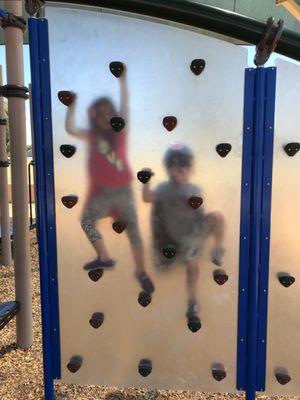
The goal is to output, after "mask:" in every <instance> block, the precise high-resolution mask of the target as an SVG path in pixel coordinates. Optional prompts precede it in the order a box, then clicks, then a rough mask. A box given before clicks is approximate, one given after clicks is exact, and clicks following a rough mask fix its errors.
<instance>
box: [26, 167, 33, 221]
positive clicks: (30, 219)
mask: <svg viewBox="0 0 300 400" xmlns="http://www.w3.org/2000/svg"><path fill="white" fill-rule="evenodd" d="M27 169H28V172H27V174H28V194H29V224H30V225H29V226H30V227H31V226H32V225H33V216H32V196H31V162H30V163H28V167H27Z"/></svg>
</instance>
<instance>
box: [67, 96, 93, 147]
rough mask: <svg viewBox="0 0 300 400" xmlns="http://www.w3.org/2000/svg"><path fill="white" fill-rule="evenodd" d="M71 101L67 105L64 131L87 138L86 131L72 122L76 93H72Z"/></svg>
mask: <svg viewBox="0 0 300 400" xmlns="http://www.w3.org/2000/svg"><path fill="white" fill-rule="evenodd" d="M73 96H74V98H73V102H72V103H71V104H70V105H69V106H68V109H67V115H66V122H65V129H66V131H67V132H68V133H69V134H70V135H72V136H75V137H77V138H78V139H83V140H88V132H87V131H86V130H84V129H79V128H76V127H75V124H74V115H75V106H76V95H75V93H73Z"/></svg>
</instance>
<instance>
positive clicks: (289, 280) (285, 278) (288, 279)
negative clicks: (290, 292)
mask: <svg viewBox="0 0 300 400" xmlns="http://www.w3.org/2000/svg"><path fill="white" fill-rule="evenodd" d="M278 280H279V282H280V283H281V284H282V286H284V287H286V288H288V287H290V286H291V285H292V284H293V283H294V282H295V281H296V279H295V278H294V277H293V276H290V275H288V274H284V273H279V274H278Z"/></svg>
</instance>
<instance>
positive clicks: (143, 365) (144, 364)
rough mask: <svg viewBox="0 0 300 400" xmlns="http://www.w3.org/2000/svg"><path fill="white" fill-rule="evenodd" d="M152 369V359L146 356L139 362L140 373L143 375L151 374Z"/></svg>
mask: <svg viewBox="0 0 300 400" xmlns="http://www.w3.org/2000/svg"><path fill="white" fill-rule="evenodd" d="M151 371H152V362H151V360H149V359H147V358H144V359H142V360H141V361H140V363H139V373H140V375H142V376H143V377H146V376H148V375H149V374H151Z"/></svg>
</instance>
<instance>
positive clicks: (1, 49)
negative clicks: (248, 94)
mask: <svg viewBox="0 0 300 400" xmlns="http://www.w3.org/2000/svg"><path fill="white" fill-rule="evenodd" d="M246 47H247V48H248V67H255V65H254V63H253V59H254V55H255V47H254V46H246ZM23 48H24V79H25V86H27V87H28V86H29V84H30V82H31V78H30V58H29V46H28V45H24V46H23ZM276 58H281V59H284V60H287V61H290V62H293V63H295V64H298V65H300V62H297V61H295V60H292V59H290V58H288V57H284V56H281V55H278V54H276V53H274V54H273V55H272V56H271V57H270V59H269V61H268V62H267V63H266V65H265V66H266V67H268V66H272V65H274V62H275V59H276ZM0 65H2V69H3V82H4V83H3V84H4V85H5V84H6V67H5V46H1V45H0ZM30 125H31V124H30V107H29V101H26V132H27V144H28V145H30V144H31V126H30Z"/></svg>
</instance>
